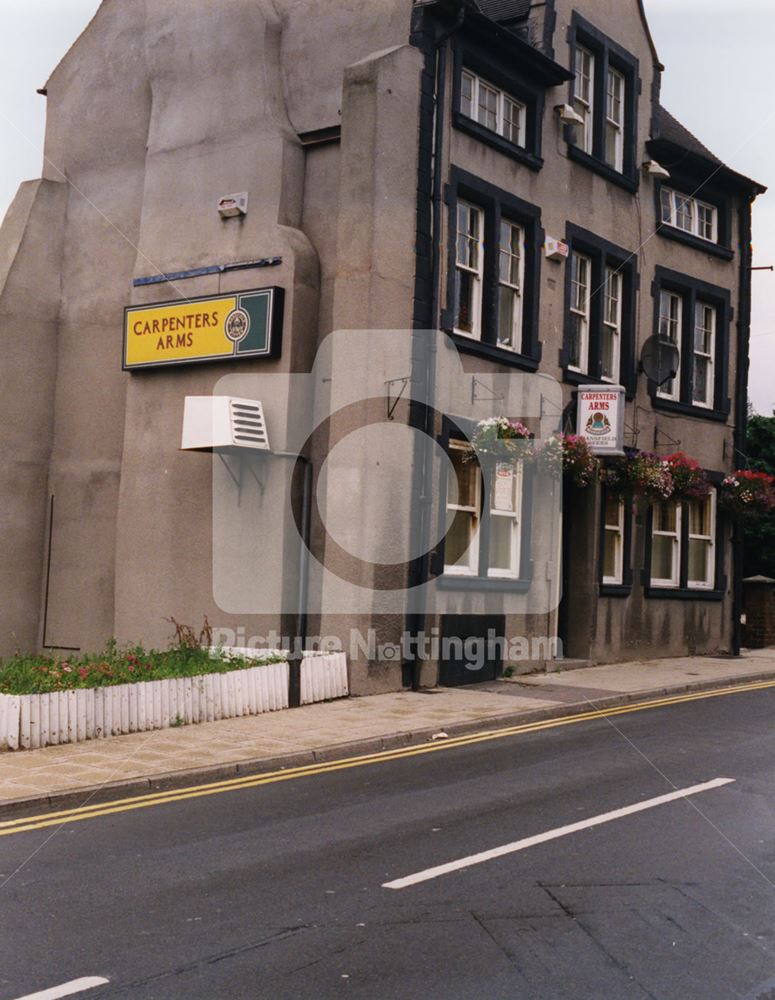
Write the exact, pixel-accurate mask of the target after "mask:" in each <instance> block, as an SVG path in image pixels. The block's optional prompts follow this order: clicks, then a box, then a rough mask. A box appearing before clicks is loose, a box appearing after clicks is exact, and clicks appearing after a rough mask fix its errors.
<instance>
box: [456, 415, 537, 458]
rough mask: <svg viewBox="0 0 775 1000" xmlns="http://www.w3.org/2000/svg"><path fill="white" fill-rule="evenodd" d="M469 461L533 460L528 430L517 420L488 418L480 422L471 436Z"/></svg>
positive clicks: (530, 437) (530, 436)
mask: <svg viewBox="0 0 775 1000" xmlns="http://www.w3.org/2000/svg"><path fill="white" fill-rule="evenodd" d="M471 444H472V445H473V446H474V451H473V452H472V454H471V461H476V460H477V458H480V457H483V456H487V457H489V458H494V459H496V460H497V461H500V462H507V461H511V462H520V461H521V462H524V461H529V460H530V459H532V458H533V442H532V435H531V433H530V430H529V429H528V428H527V427H525V425H524V424H523V423H521V422H520V421H519V420H511V419H510V418H509V417H488V418H487V420H481V421H480V422H479V423H478V424H477V425H476V428H475V430H474V433H473V434H472V436H471Z"/></svg>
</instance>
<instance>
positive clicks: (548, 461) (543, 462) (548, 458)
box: [536, 434, 600, 488]
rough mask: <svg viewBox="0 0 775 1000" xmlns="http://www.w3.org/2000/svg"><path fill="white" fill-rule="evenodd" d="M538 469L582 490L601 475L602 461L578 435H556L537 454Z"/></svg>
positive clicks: (584, 439)
mask: <svg viewBox="0 0 775 1000" xmlns="http://www.w3.org/2000/svg"><path fill="white" fill-rule="evenodd" d="M536 458H537V462H538V468H539V469H540V471H541V472H545V473H547V474H548V475H549V476H551V478H552V479H555V480H558V479H560V478H562V477H563V476H565V477H567V479H568V480H569V481H570V482H571V483H572V484H573V485H574V486H578V487H580V488H584V487H586V486H591V485H592V483H595V482H597V479H598V477H599V475H600V461H599V459H598V458H597V457H596V456H595V455H594V454H593V453H592V449H591V448H590V447H589V444H588V442H587V440H586V438H583V437H581V436H580V435H578V434H555V435H554V436H553V437H550V438H549V440H548V441H547V442H546V443H545V444H544V446H543V447H542V448H541V449H540V451H539V452H538V453H537V456H536Z"/></svg>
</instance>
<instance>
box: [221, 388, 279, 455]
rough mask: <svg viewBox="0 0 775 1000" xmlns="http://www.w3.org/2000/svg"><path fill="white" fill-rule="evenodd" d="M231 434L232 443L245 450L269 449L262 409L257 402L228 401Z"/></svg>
mask: <svg viewBox="0 0 775 1000" xmlns="http://www.w3.org/2000/svg"><path fill="white" fill-rule="evenodd" d="M229 404H230V406H229V408H230V413H231V433H232V438H233V439H234V443H235V444H236V445H242V446H243V447H247V448H263V449H266V450H268V449H269V438H268V436H267V433H266V424H265V423H264V408H263V406H262V405H261V403H259V402H255V403H252V402H248V401H247V400H239V399H232V400H230V401H229Z"/></svg>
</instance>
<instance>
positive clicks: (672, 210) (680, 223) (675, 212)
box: [660, 186, 718, 243]
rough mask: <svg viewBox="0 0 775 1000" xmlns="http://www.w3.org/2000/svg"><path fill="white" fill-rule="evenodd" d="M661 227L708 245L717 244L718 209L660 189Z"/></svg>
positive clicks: (666, 189)
mask: <svg viewBox="0 0 775 1000" xmlns="http://www.w3.org/2000/svg"><path fill="white" fill-rule="evenodd" d="M660 203H661V206H662V223H663V225H667V226H673V227H674V228H675V229H680V230H681V231H682V232H684V233H689V234H690V235H691V236H697V237H699V239H701V240H707V241H708V242H709V243H717V242H718V209H717V208H716V206H715V205H709V204H708V203H707V202H704V201H700V200H699V199H698V198H693V197H692V196H691V195H685V194H681V193H680V192H678V191H674V190H673V189H672V188H668V187H664V186H663V187H662V190H661V192H660Z"/></svg>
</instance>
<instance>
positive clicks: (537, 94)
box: [452, 36, 545, 170]
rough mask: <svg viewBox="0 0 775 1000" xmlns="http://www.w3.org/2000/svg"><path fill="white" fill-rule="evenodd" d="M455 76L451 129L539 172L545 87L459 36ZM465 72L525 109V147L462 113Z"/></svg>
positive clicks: (455, 42) (485, 49)
mask: <svg viewBox="0 0 775 1000" xmlns="http://www.w3.org/2000/svg"><path fill="white" fill-rule="evenodd" d="M453 52H454V72H453V84H452V125H453V126H454V127H455V128H456V129H458V130H459V131H461V132H465V133H467V134H468V135H470V136H473V138H475V139H478V140H479V141H480V142H483V143H484V144H485V145H487V146H490V147H491V148H492V149H497V150H498V152H500V153H503V154H505V155H506V156H509V157H510V158H511V159H512V160H516V161H517V162H519V163H521V164H523V165H524V166H526V167H528V168H529V169H530V170H540V169H541V167H542V166H543V163H544V161H543V158H542V156H541V139H542V123H543V117H544V91H545V88H544V85H543V84H541V83H538V82H536V81H535V80H531V79H530V77H529V76H527V75H523V74H519V73H517V72H515V69H514V65H515V64H514V62H513V61H512V62H510V63H506V62H505V61H503V60H501V59H498V58H496V57H494V55H493V53H492V51H491V50H490V51H488V49H487V47H486V46H485V45H483V44H480V43H477V42H476V41H474V40H472V39H463V38H462V37H460V36H456V38H455V40H454V43H453ZM463 70H469V71H470V72H471V73H474V74H475V75H476V76H478V77H480V78H481V79H483V80H484V81H485V83H491V84H492V85H493V86H494V87H497V88H498V89H499V90H502V91H503V92H504V93H505V94H507V95H508V96H510V97H513V98H514V99H515V100H517V101H519V102H520V103H522V104H524V106H525V145H524V146H518V145H517V144H516V143H514V142H510V141H509V140H508V139H506V138H504V136H502V135H499V134H498V133H497V132H494V131H493V130H492V129H488V128H486V127H485V126H484V125H481V124H480V123H479V122H477V121H475V120H474V119H473V118H469V117H468V115H464V114H463V112H462V111H461V109H460V96H461V83H462V77H463Z"/></svg>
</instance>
